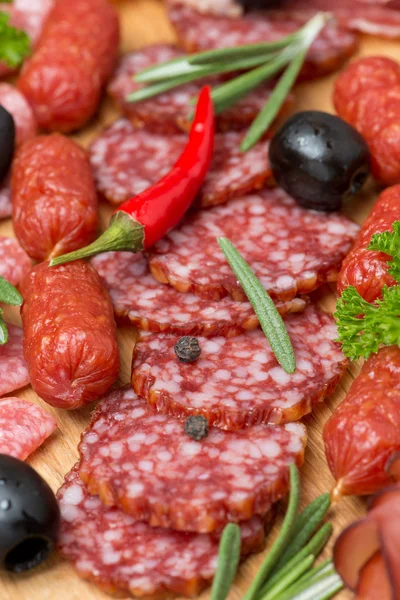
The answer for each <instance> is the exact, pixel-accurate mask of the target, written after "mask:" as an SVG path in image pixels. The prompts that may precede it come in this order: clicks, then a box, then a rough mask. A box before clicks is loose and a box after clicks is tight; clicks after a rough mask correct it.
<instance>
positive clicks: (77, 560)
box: [57, 466, 269, 598]
mask: <svg viewBox="0 0 400 600" xmlns="http://www.w3.org/2000/svg"><path fill="white" fill-rule="evenodd" d="M57 497H58V501H59V503H60V509H61V533H60V540H59V549H60V551H61V554H62V555H63V556H65V557H66V558H67V559H69V560H70V561H72V563H73V565H74V567H75V568H76V570H77V571H78V573H79V574H80V575H81V576H82V577H84V578H86V579H89V580H91V581H94V582H95V583H96V584H97V585H99V586H100V587H101V588H103V589H104V590H106V591H108V592H114V593H115V592H117V593H120V594H123V595H124V596H125V595H126V593H131V594H132V595H133V596H138V597H140V598H142V597H148V596H151V597H159V596H162V597H164V596H165V595H166V594H167V593H173V594H178V595H179V596H180V595H185V596H196V595H197V594H199V593H200V591H201V590H202V588H203V587H205V586H206V585H207V583H209V582H210V580H211V579H212V578H213V576H214V574H215V571H216V567H217V557H218V543H219V534H213V535H211V534H200V533H186V532H179V531H174V530H172V529H161V528H154V527H150V526H149V525H147V524H146V523H142V522H138V521H135V520H134V519H133V518H132V517H131V516H129V515H127V514H126V513H124V512H123V511H122V510H120V509H118V508H108V507H106V506H104V505H103V504H102V503H101V501H100V499H99V497H98V496H91V495H89V493H88V491H87V489H86V488H85V486H84V484H83V482H82V481H81V480H80V478H79V474H78V467H77V466H76V467H75V468H74V469H72V471H71V472H70V473H69V474H68V475H67V476H66V478H65V482H64V484H63V486H62V487H61V489H60V490H59V491H58V494H57ZM268 518H269V516H268V517H267V519H268ZM241 535H242V540H241V554H242V556H245V555H247V554H250V553H252V552H257V551H259V550H261V548H262V547H263V543H264V537H265V534H264V519H262V518H260V517H253V518H252V519H250V520H249V521H245V522H244V523H241Z"/></svg>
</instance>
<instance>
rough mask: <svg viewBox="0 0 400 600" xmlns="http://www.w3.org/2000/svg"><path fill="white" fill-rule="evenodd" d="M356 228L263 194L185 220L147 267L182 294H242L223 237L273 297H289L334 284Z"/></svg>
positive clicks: (279, 195)
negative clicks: (220, 241) (219, 240)
mask: <svg viewBox="0 0 400 600" xmlns="http://www.w3.org/2000/svg"><path fill="white" fill-rule="evenodd" d="M357 231H358V226H357V225H356V224H355V223H352V222H351V221H349V220H348V219H347V218H346V217H344V216H341V215H338V214H336V215H334V214H329V215H328V214H324V213H321V212H314V211H311V210H307V209H304V208H301V207H300V206H299V205H298V204H297V203H296V202H295V201H294V200H293V199H292V198H290V197H289V196H288V195H287V194H286V193H285V192H284V191H283V190H280V189H273V190H264V191H262V192H260V193H259V194H258V195H251V196H250V195H249V196H244V197H242V198H238V199H236V200H232V201H231V202H230V203H229V204H227V205H226V206H218V207H214V208H212V209H210V210H208V211H199V212H197V213H193V214H191V215H188V216H187V217H186V218H185V219H184V220H183V221H182V224H181V225H180V226H179V227H177V228H176V229H174V230H173V231H171V232H170V233H169V234H168V235H167V236H165V237H164V238H163V239H162V240H161V241H160V242H158V243H157V244H156V245H155V246H154V247H153V248H152V249H151V251H150V253H149V256H150V262H149V264H150V269H151V272H152V274H153V275H154V277H156V279H158V280H159V281H160V282H162V283H170V284H171V285H172V286H173V287H175V288H176V289H177V290H178V291H180V292H195V293H196V294H199V295H201V296H204V297H208V298H215V299H218V298H222V297H223V296H225V295H227V294H230V295H231V296H232V297H233V298H234V299H235V300H245V298H246V297H245V294H244V292H243V289H242V288H241V286H240V284H239V283H238V281H237V279H236V277H235V275H234V274H233V272H232V270H231V268H230V266H229V265H228V263H227V262H226V259H225V257H224V255H223V253H222V251H221V250H220V248H219V246H218V243H217V237H220V236H226V237H228V238H229V239H230V240H231V241H232V243H233V244H234V245H235V246H236V248H237V249H238V250H239V252H240V253H241V254H242V256H243V257H244V259H245V260H246V261H247V262H248V263H249V264H250V266H251V267H252V268H253V270H254V271H255V273H256V275H257V276H258V277H259V279H260V280H261V282H262V284H263V285H264V287H265V288H266V289H267V290H268V291H269V293H270V294H271V296H273V297H274V298H278V299H280V300H284V301H285V300H290V299H291V298H294V297H295V296H296V295H298V294H306V293H308V292H311V291H312V290H314V289H315V288H317V287H318V286H319V285H321V284H322V283H325V282H327V281H335V280H336V279H337V276H338V271H339V270H340V266H341V263H342V260H343V258H344V257H345V256H346V254H347V253H348V252H349V250H350V248H351V246H352V244H353V242H354V239H355V237H356V235H357Z"/></svg>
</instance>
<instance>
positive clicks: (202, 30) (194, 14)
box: [168, 0, 358, 77]
mask: <svg viewBox="0 0 400 600" xmlns="http://www.w3.org/2000/svg"><path fill="white" fill-rule="evenodd" d="M193 4H194V2H193V1H192V0H189V1H186V2H185V1H183V2H176V0H172V1H171V0H169V2H168V9H169V10H168V16H169V19H170V21H171V23H172V25H173V26H174V28H175V31H176V34H177V36H178V39H179V42H180V45H181V46H182V47H183V48H185V50H186V51H188V52H193V51H202V50H210V49H213V48H220V47H228V46H241V45H244V44H255V43H260V42H266V41H274V40H277V39H280V38H282V37H284V36H286V35H288V34H290V33H293V32H294V31H297V30H298V29H299V28H300V27H301V26H302V25H304V24H305V23H306V21H307V20H308V19H309V18H310V17H311V16H312V15H313V14H315V11H313V10H311V11H310V10H308V11H297V10H295V11H294V10H290V11H286V10H280V11H279V10H274V11H273V10H269V11H254V12H249V13H248V14H246V15H244V16H239V17H236V18H231V17H230V16H225V15H221V14H219V15H215V14H213V12H214V11H213V12H204V13H201V12H199V11H198V10H195V9H194V8H193V7H192V5H193ZM218 4H220V3H217V5H218ZM357 42H358V38H357V36H356V35H355V34H354V33H353V32H352V31H350V30H349V29H347V28H344V27H342V26H340V25H339V24H338V23H337V22H335V21H332V22H330V23H328V24H327V25H326V27H325V28H324V29H323V31H322V32H321V34H320V35H319V37H318V38H317V39H316V40H315V42H314V43H313V45H312V46H311V48H310V51H309V53H308V56H307V60H306V63H305V65H304V67H303V71H302V76H303V77H320V76H321V75H324V74H326V73H330V72H331V71H335V70H336V69H338V68H340V67H341V65H342V64H343V63H344V62H345V61H346V60H347V59H348V58H349V57H350V56H351V55H352V54H354V52H355V51H356V49H357V45H358V44H357Z"/></svg>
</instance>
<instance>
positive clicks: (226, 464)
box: [79, 365, 306, 532]
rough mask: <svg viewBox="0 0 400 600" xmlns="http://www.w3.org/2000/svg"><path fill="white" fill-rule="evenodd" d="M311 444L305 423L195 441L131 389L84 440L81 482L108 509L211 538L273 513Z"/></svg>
mask: <svg viewBox="0 0 400 600" xmlns="http://www.w3.org/2000/svg"><path fill="white" fill-rule="evenodd" d="M191 366H193V365H191ZM170 383H171V386H172V387H174V384H175V382H174V381H173V380H172V379H171V380H170ZM225 385H226V382H225ZM171 389H172V388H171ZM305 443H306V432H305V428H304V426H303V425H301V424H299V423H290V424H289V425H286V426H280V427H268V426H266V425H257V426H255V427H252V428H251V429H245V430H242V431H235V432H232V431H229V432H228V431H221V430H219V429H216V428H213V427H212V428H210V430H209V433H208V437H206V438H204V439H202V440H201V442H196V441H194V440H193V439H191V438H190V437H188V436H187V435H186V433H185V432H184V423H183V421H180V420H178V419H175V418H174V417H172V416H170V415H162V414H158V413H157V412H155V411H154V410H153V408H152V407H150V406H148V405H147V404H146V402H145V401H144V400H143V399H142V398H138V397H137V396H136V395H135V394H134V392H133V391H132V390H131V389H129V388H124V389H122V390H118V391H116V392H113V393H111V394H109V395H108V396H107V397H106V399H105V400H104V401H103V402H102V403H101V404H100V405H99V406H98V408H97V410H96V412H95V414H94V417H93V419H92V422H91V425H90V426H89V428H88V429H87V431H86V432H85V433H84V434H83V436H82V439H81V443H80V446H79V451H80V454H81V466H80V475H81V478H82V479H83V481H84V482H85V483H86V484H87V486H88V489H89V491H90V492H91V493H93V494H99V495H100V497H101V499H102V501H103V503H104V504H105V505H108V506H111V505H114V504H115V505H118V506H120V507H122V508H123V510H124V511H125V512H128V513H130V514H131V515H133V516H134V517H135V518H137V519H140V520H143V521H146V522H148V523H150V525H153V526H161V527H172V528H173V529H177V530H183V531H198V532H208V531H214V530H217V529H219V528H220V527H221V526H223V525H225V524H226V522H227V521H236V522H239V521H242V520H246V519H250V518H251V517H252V516H254V515H257V514H258V515H262V514H264V513H265V512H266V511H268V510H269V508H270V507H271V505H272V504H273V503H274V502H276V500H278V499H279V498H281V497H282V496H283V495H284V494H285V493H286V491H287V488H288V471H289V470H288V465H289V464H290V463H292V462H294V461H296V462H297V463H298V464H301V463H302V462H303V454H304V446H305ZM183 466H184V469H183V468H182V467H183Z"/></svg>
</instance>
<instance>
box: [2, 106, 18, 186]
mask: <svg viewBox="0 0 400 600" xmlns="http://www.w3.org/2000/svg"><path fill="white" fill-rule="evenodd" d="M14 148H15V123H14V119H13V117H12V115H10V113H9V112H8V111H6V109H5V108H3V107H2V106H0V181H1V180H3V179H4V177H5V176H6V175H7V173H8V171H9V169H10V166H11V161H12V159H13V154H14Z"/></svg>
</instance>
